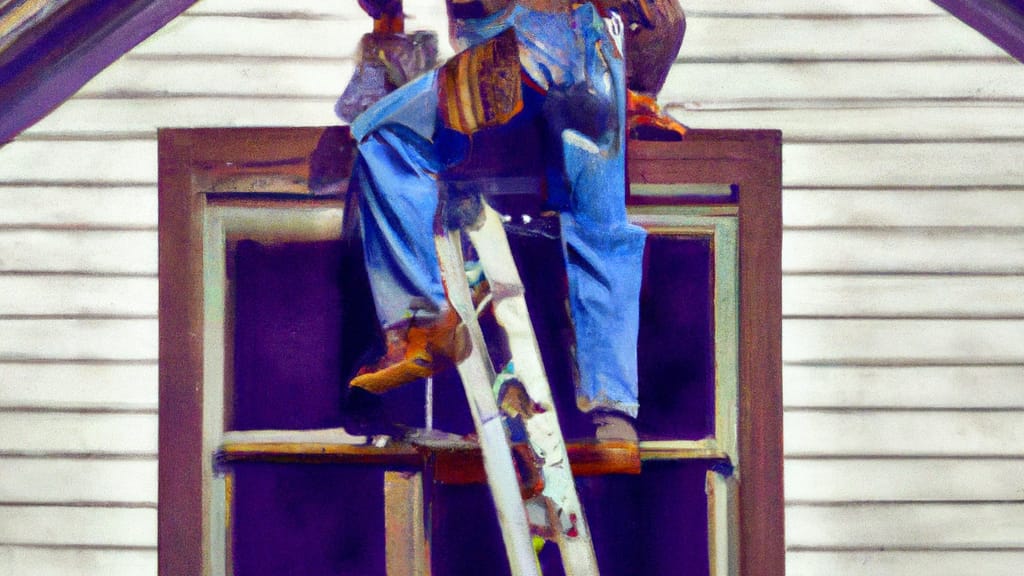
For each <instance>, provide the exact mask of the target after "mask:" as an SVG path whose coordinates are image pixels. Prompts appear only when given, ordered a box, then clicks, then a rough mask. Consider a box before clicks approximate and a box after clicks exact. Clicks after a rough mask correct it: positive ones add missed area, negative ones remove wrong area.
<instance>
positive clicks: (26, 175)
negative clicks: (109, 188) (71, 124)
mask: <svg viewBox="0 0 1024 576" xmlns="http://www.w3.org/2000/svg"><path fill="white" fill-rule="evenodd" d="M156 170H157V158H156V134H155V133H154V134H153V135H152V137H151V138H149V139H146V140H122V141H110V142H108V141H93V142H88V141H84V142H83V141H71V142H40V141H32V140H28V141H20V140H15V141H14V142H11V143H10V144H7V145H5V146H4V147H3V148H0V183H6V182H29V183H43V182H57V183H66V182H69V181H70V182H91V183H94V184H108V183H109V184H111V185H122V184H131V185H139V184H146V185H151V186H156Z"/></svg>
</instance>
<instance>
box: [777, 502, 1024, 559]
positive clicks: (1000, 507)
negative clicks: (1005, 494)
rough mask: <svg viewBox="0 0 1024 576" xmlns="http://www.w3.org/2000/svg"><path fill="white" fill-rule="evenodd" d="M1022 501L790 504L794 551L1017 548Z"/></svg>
mask: <svg viewBox="0 0 1024 576" xmlns="http://www.w3.org/2000/svg"><path fill="white" fill-rule="evenodd" d="M1022 533H1024V503H1022V502H1014V503H1008V504H899V505H891V504H867V505H854V506H803V505H795V506H790V507H788V508H787V510H786V540H787V544H788V545H789V546H792V547H796V546H799V547H809V546H850V547H852V546H865V547H868V546H870V547H886V548H900V547H915V548H916V547H920V546H934V547H936V548H942V547H956V548H968V549H970V548H981V549H988V548H1015V549H1018V550H1019V548H1020V535H1021V534H1022Z"/></svg>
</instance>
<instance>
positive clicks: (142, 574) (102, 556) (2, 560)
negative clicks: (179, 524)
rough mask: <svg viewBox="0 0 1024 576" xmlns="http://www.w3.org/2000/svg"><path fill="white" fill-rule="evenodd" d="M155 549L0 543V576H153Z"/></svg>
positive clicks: (154, 571) (155, 569) (154, 570)
mask: <svg viewBox="0 0 1024 576" xmlns="http://www.w3.org/2000/svg"><path fill="white" fill-rule="evenodd" d="M156 571H157V568H156V549H155V548H152V549H142V550H136V549H120V550H119V549H109V548H107V549H82V548H32V547H25V546H4V545H2V544H0V573H2V574H19V575H20V574H31V575H32V576H86V575H88V576H92V575H96V576H153V575H154V574H156Z"/></svg>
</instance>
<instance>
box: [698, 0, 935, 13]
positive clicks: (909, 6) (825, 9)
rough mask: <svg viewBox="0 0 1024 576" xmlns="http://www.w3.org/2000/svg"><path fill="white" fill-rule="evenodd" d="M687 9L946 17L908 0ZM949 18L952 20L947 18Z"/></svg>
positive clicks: (785, 1)
mask: <svg viewBox="0 0 1024 576" xmlns="http://www.w3.org/2000/svg"><path fill="white" fill-rule="evenodd" d="M685 4H686V5H685V6H684V9H686V11H687V12H688V13H689V12H696V13H698V14H699V13H720V14H731V15H734V16H746V15H754V16H757V15H765V14H771V15H781V16H793V15H819V16H832V17H841V16H865V15H875V16H894V15H897V16H901V15H910V14H932V15H945V12H943V11H942V10H941V9H940V8H938V7H937V6H935V5H934V4H932V3H931V2H917V1H912V2H908V1H907V0H771V1H770V2H765V0H730V1H729V2H722V1H721V0H686V2H685ZM946 17H948V16H946Z"/></svg>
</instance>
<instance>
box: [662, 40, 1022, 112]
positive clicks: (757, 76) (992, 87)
mask: <svg viewBox="0 0 1024 576" xmlns="http://www.w3.org/2000/svg"><path fill="white" fill-rule="evenodd" d="M684 54H685V52H684ZM1022 95H1024V67H1021V66H1020V65H1019V64H1018V63H1017V62H1016V61H1015V60H1012V59H1010V58H1009V57H1007V59H1006V60H1004V61H999V62H971V63H962V62H941V61H938V62H802V61H801V62H783V63H744V62H723V63H699V62H687V61H686V60H685V58H684V59H682V60H680V61H678V62H677V63H676V64H675V65H674V66H673V68H672V76H670V79H669V82H668V83H667V84H666V86H665V88H664V90H662V93H661V100H662V101H663V102H666V103H668V104H677V103H680V104H681V103H686V102H693V103H703V102H706V101H711V102H719V103H720V104H722V103H729V104H732V105H735V104H737V103H747V104H748V105H749V104H750V103H755V102H756V103H758V104H760V105H763V104H764V103H765V102H771V101H772V100H801V101H804V102H806V103H807V104H813V103H816V102H817V101H819V100H831V99H863V98H875V99H893V98H899V99H906V98H916V99H920V98H936V99H939V98H941V99H950V98H964V99H970V100H979V101H980V100H985V99H993V98H1012V99H1016V100H1019V99H1020V98H1021V96H1022Z"/></svg>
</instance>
